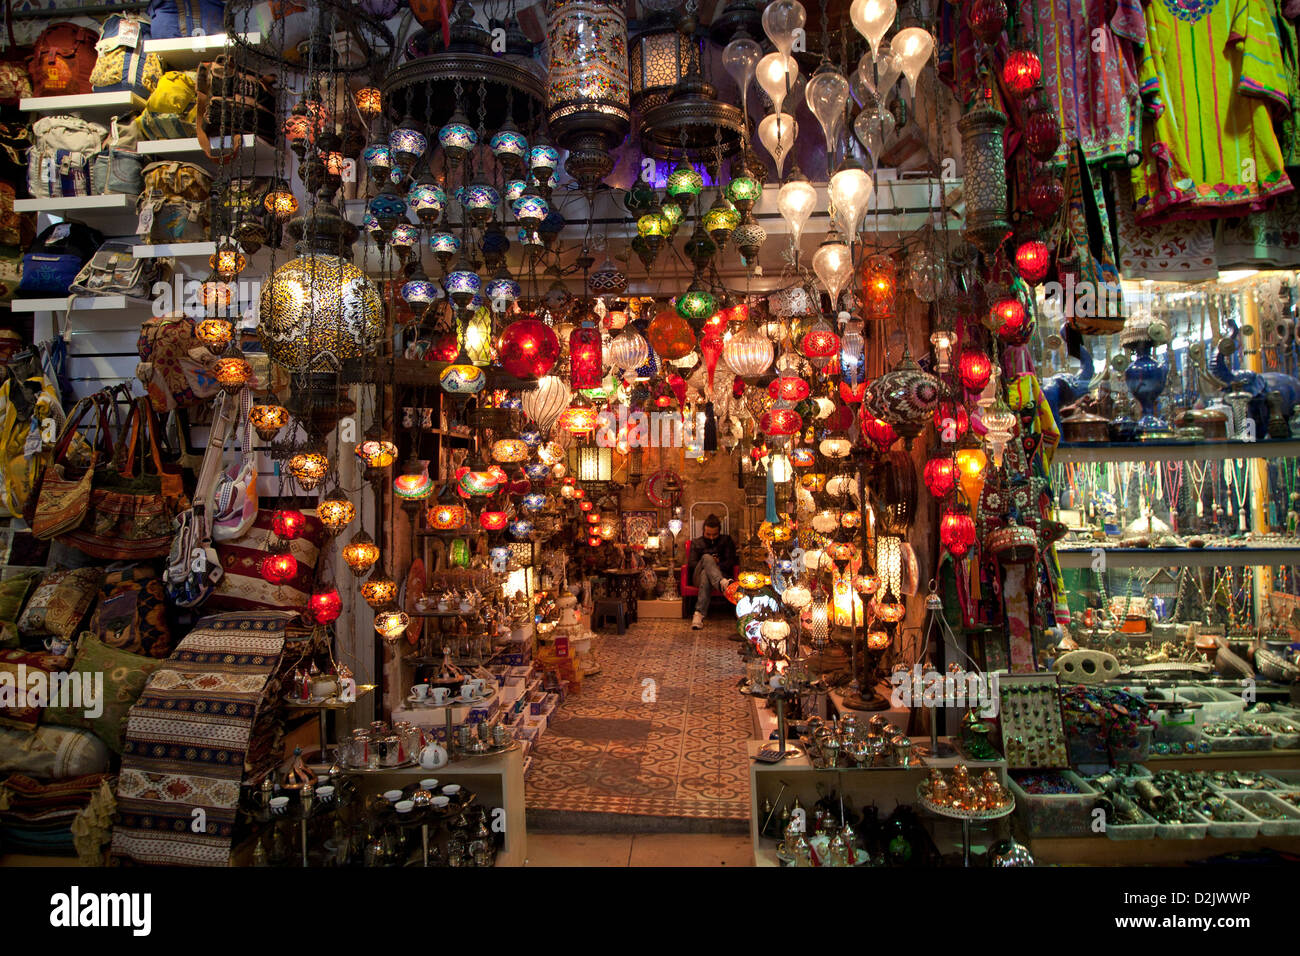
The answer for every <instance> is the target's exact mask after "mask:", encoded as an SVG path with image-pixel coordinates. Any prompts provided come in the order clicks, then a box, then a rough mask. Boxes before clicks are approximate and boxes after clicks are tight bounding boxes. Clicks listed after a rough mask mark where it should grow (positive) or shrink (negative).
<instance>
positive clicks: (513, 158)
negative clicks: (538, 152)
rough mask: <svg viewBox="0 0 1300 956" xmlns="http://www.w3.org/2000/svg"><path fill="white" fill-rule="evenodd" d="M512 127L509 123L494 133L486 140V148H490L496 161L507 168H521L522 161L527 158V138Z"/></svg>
mask: <svg viewBox="0 0 1300 956" xmlns="http://www.w3.org/2000/svg"><path fill="white" fill-rule="evenodd" d="M507 123H509V121H508V120H507ZM513 127H514V124H513V123H509V125H506V126H503V127H502V128H501V129H500V130H498V131H497V132H496V133H494V134H493V136H492V139H490V140H489V141H488V148H489V149H491V150H492V155H493V156H495V157H496V158H497V162H499V163H501V164H502V165H503V166H505V167H506V168H507V169H509V170H519V169H523V166H524V161H525V160H526V159H527V158H528V140H527V139H525V138H524V135H523V133H521V132H519V131H518V130H517V129H514V128H513Z"/></svg>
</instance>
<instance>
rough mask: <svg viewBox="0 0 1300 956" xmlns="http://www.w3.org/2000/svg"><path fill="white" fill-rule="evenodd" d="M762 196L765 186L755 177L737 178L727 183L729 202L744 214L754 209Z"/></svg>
mask: <svg viewBox="0 0 1300 956" xmlns="http://www.w3.org/2000/svg"><path fill="white" fill-rule="evenodd" d="M762 195H763V185H762V183H760V182H759V181H758V180H757V179H755V178H754V177H753V176H737V177H735V178H734V179H732V180H731V182H729V183H727V200H728V201H729V202H730V203H731V204H732V205H733V206H735V207H736V209H738V210H739V211H740V212H741V213H742V214H744V213H747V212H749V210H751V209H753V208H754V203H756V202H758V200H759V198H760V197H761V196H762ZM733 228H734V227H733Z"/></svg>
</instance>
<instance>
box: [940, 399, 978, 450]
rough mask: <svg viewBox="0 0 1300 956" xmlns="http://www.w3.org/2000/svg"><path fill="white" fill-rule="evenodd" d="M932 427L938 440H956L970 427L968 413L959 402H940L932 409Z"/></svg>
mask: <svg viewBox="0 0 1300 956" xmlns="http://www.w3.org/2000/svg"><path fill="white" fill-rule="evenodd" d="M934 427H935V430H936V431H937V432H938V433H939V439H940V441H945V442H947V441H954V442H955V441H958V440H959V439H960V438H961V437H962V436H963V435H965V434H966V432H967V430H968V429H969V428H970V413H969V412H968V411H966V406H965V405H962V404H961V403H960V402H940V403H939V407H938V408H936V409H935V410H934Z"/></svg>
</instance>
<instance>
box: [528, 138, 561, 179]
mask: <svg viewBox="0 0 1300 956" xmlns="http://www.w3.org/2000/svg"><path fill="white" fill-rule="evenodd" d="M559 165H560V151H559V150H558V149H556V148H555V147H554V146H547V145H545V144H542V145H538V146H534V147H533V148H532V149H530V150H529V151H528V166H529V168H530V169H531V170H532V171H533V173H534V175H536V176H537V178H538V179H549V178H550V177H551V173H553V172H555V169H556V167H557V166H559Z"/></svg>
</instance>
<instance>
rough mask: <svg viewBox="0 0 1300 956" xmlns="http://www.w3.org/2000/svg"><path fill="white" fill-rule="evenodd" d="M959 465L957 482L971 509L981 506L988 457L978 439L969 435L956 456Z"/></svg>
mask: <svg viewBox="0 0 1300 956" xmlns="http://www.w3.org/2000/svg"><path fill="white" fill-rule="evenodd" d="M954 460H955V462H956V465H957V482H958V484H960V485H961V491H962V494H963V495H964V496H965V497H966V503H967V504H968V505H970V507H971V508H976V507H978V506H979V500H980V494H981V493H982V492H983V490H984V480H985V472H986V471H987V469H988V464H989V459H988V455H986V454H985V453H984V449H983V448H981V447H980V443H979V441H978V439H976V438H975V437H974V436H973V435H967V436H966V438H964V439H963V440H962V442H961V444H960V445H959V446H958V448H957V453H956V454H955V455H954Z"/></svg>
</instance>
